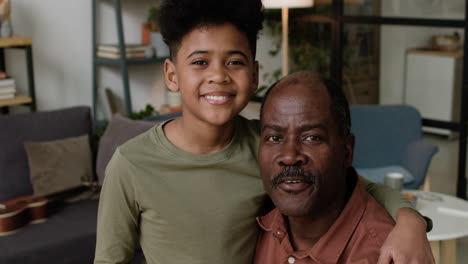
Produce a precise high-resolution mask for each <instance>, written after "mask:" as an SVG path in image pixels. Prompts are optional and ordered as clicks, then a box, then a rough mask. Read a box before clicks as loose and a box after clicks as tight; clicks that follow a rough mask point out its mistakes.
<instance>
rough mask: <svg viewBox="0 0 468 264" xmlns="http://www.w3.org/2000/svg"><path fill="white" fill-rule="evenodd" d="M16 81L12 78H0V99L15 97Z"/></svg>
mask: <svg viewBox="0 0 468 264" xmlns="http://www.w3.org/2000/svg"><path fill="white" fill-rule="evenodd" d="M15 93H16V83H15V80H14V79H12V78H5V79H1V80H0V100H6V99H12V98H14V97H15Z"/></svg>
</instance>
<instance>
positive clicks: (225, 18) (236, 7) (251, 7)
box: [159, 0, 264, 59]
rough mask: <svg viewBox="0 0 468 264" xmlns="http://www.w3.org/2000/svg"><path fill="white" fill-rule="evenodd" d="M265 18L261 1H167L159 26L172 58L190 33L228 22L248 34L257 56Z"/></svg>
mask: <svg viewBox="0 0 468 264" xmlns="http://www.w3.org/2000/svg"><path fill="white" fill-rule="evenodd" d="M263 18H264V15H263V9H262V2H261V0H164V1H163V2H162V4H161V13H160V16H159V27H160V31H161V34H162V36H163V38H164V41H165V42H166V44H167V45H168V46H169V48H170V51H171V58H172V59H175V55H176V54H177V51H178V48H179V46H180V42H181V40H182V38H183V37H184V36H185V35H186V34H187V33H189V32H191V31H192V30H193V29H195V28H197V27H200V26H209V25H220V24H224V23H231V24H233V25H234V26H236V27H237V29H238V30H239V31H240V32H243V33H245V35H246V36H247V39H248V41H249V46H250V49H251V50H252V55H253V57H254V58H255V53H256V43H257V35H258V32H259V31H260V30H261V29H262V28H263V25H262V23H263Z"/></svg>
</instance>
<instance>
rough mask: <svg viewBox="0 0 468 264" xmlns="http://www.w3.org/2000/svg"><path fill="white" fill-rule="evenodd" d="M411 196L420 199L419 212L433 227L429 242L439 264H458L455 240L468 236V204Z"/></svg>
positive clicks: (446, 197)
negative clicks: (427, 218)
mask: <svg viewBox="0 0 468 264" xmlns="http://www.w3.org/2000/svg"><path fill="white" fill-rule="evenodd" d="M410 192H411V193H412V194H413V195H414V196H416V197H417V202H416V209H417V210H418V211H419V212H420V213H421V214H423V215H426V216H428V217H430V218H431V219H432V222H433V224H434V226H433V228H432V231H431V232H429V233H428V234H427V238H428V239H429V241H430V242H431V248H432V253H433V254H434V258H435V259H436V263H443V264H451V263H453V264H456V262H457V243H456V240H457V238H461V237H465V236H468V202H467V201H465V200H462V199H459V198H457V197H454V196H451V195H447V194H442V193H436V192H424V191H416V190H412V191H410Z"/></svg>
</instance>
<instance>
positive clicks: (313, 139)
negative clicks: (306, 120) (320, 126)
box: [305, 135, 322, 141]
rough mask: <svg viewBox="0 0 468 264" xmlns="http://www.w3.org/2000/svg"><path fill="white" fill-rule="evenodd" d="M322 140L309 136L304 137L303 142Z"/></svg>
mask: <svg viewBox="0 0 468 264" xmlns="http://www.w3.org/2000/svg"><path fill="white" fill-rule="evenodd" d="M321 139H322V138H321V137H319V136H314V135H310V136H307V137H305V140H306V141H319V140H321Z"/></svg>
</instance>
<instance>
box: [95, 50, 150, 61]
mask: <svg viewBox="0 0 468 264" xmlns="http://www.w3.org/2000/svg"><path fill="white" fill-rule="evenodd" d="M97 56H98V57H100V58H106V59H120V53H112V52H101V51H98V53H97ZM126 57H127V59H144V58H146V55H145V53H144V52H135V53H127V54H126Z"/></svg>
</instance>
